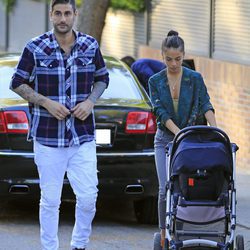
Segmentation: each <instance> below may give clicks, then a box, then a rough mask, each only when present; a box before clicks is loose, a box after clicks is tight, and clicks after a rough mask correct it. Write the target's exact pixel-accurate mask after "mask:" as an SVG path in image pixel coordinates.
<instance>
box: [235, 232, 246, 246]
mask: <svg viewBox="0 0 250 250" xmlns="http://www.w3.org/2000/svg"><path fill="white" fill-rule="evenodd" d="M235 241H236V250H244V238H243V236H242V235H240V234H238V235H237V236H236V240H235Z"/></svg>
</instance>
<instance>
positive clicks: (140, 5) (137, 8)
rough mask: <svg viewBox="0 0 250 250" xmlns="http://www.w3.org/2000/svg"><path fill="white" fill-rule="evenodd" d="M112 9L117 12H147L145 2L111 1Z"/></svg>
mask: <svg viewBox="0 0 250 250" xmlns="http://www.w3.org/2000/svg"><path fill="white" fill-rule="evenodd" d="M111 7H112V8H113V9H115V10H128V11H132V12H143V11H144V10H145V0H111Z"/></svg>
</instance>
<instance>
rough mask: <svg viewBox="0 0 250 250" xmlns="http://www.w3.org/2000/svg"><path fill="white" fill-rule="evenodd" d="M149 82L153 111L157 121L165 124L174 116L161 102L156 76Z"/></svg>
mask: <svg viewBox="0 0 250 250" xmlns="http://www.w3.org/2000/svg"><path fill="white" fill-rule="evenodd" d="M148 83H149V95H150V99H151V103H152V105H153V113H154V115H155V116H156V118H157V122H160V123H161V124H162V125H163V126H165V123H166V121H167V120H169V119H171V118H172V117H171V115H170V114H169V113H168V112H167V110H166V108H165V107H164V106H163V105H162V103H161V100H160V95H159V91H158V89H157V87H156V84H157V83H156V81H155V79H154V77H151V78H150V79H149V82H148Z"/></svg>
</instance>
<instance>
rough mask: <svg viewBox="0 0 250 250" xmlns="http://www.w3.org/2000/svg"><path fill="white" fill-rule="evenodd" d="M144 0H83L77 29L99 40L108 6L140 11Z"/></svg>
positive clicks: (116, 8)
mask: <svg viewBox="0 0 250 250" xmlns="http://www.w3.org/2000/svg"><path fill="white" fill-rule="evenodd" d="M145 1H146V0H136V1H135V0H83V1H82V4H81V7H80V9H79V17H78V23H77V29H78V30H79V31H82V32H83V33H86V34H89V35H91V36H93V37H94V38H95V39H96V40H97V41H98V42H99V43H100V42H101V37H102V31H103V28H104V25H105V19H106V14H107V11H108V8H109V7H111V8H113V9H115V10H119V9H120V10H127V11H132V12H142V11H144V10H145Z"/></svg>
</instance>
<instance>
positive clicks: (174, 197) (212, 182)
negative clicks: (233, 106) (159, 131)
mask: <svg viewBox="0 0 250 250" xmlns="http://www.w3.org/2000/svg"><path fill="white" fill-rule="evenodd" d="M237 150H238V147H237V145H236V144H234V143H230V140H229V138H228V136H227V135H226V133H225V132H223V131H222V130H220V129H218V128H215V127H209V126H191V127H187V128H184V129H182V130H181V131H180V132H179V133H178V134H177V135H176V136H175V138H174V140H173V142H171V143H170V144H169V145H168V149H167V161H168V171H167V186H166V191H167V192H166V232H165V233H166V239H165V248H164V249H199V250H201V249H202V250H205V249H230V250H233V249H237V250H244V238H243V236H242V235H237V236H235V228H236V189H235V187H236V183H235V177H236V174H235V167H236V166H235V160H236V151H237ZM160 238H161V236H160V233H155V235H154V250H162V247H161V244H160Z"/></svg>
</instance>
